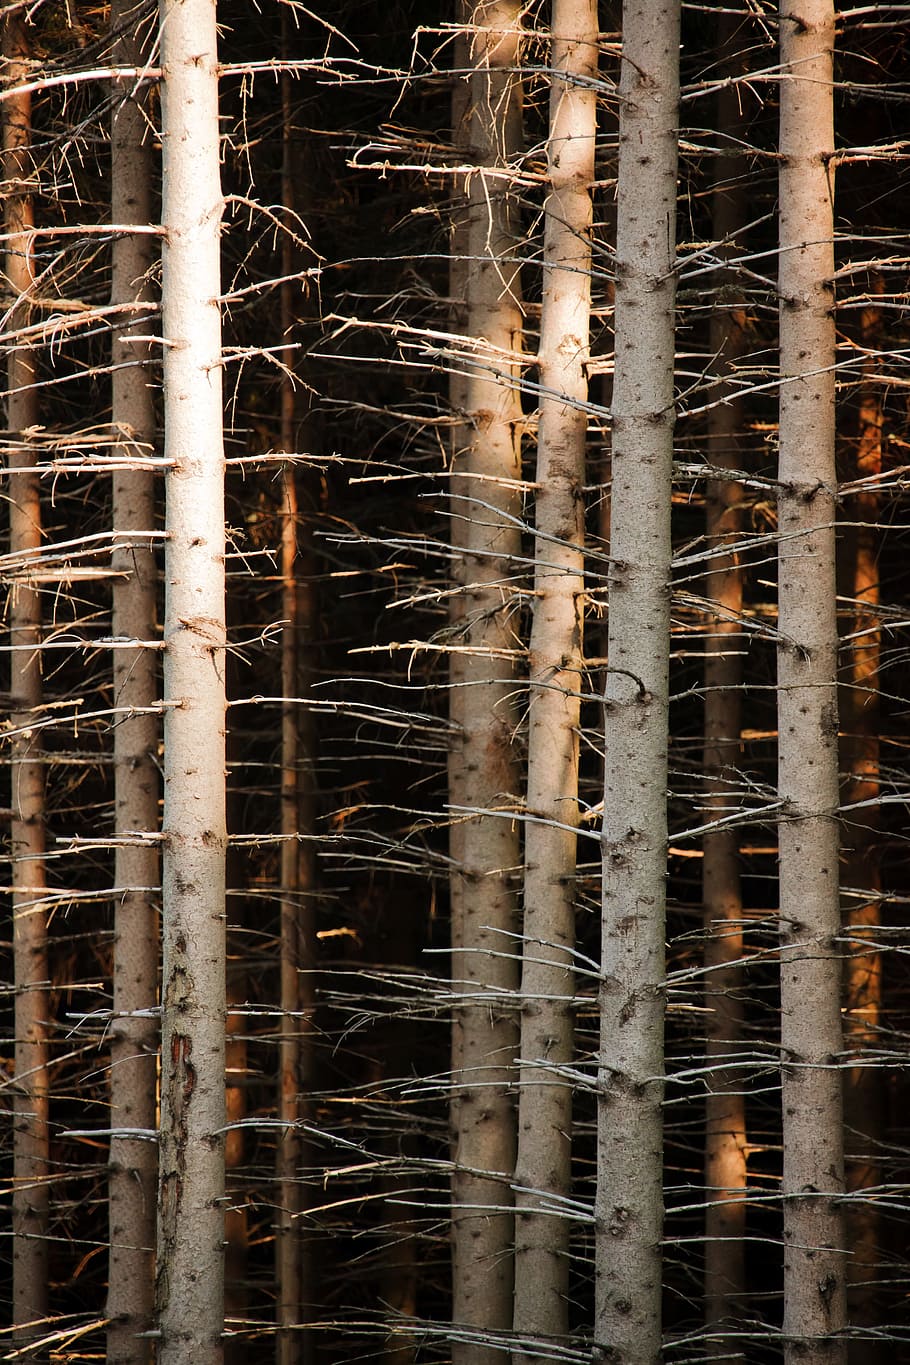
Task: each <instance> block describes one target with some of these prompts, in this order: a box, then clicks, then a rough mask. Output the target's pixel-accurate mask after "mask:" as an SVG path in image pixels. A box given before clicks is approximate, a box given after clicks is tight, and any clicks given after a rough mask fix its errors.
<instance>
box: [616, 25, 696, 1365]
mask: <svg viewBox="0 0 910 1365" xmlns="http://www.w3.org/2000/svg"><path fill="white" fill-rule="evenodd" d="M678 94H679V6H678V4H674V3H667V2H666V0H661V3H656V4H647V5H645V4H642V3H640V0H631V3H628V4H626V5H625V6H624V8H623V51H622V75H621V80H620V134H619V137H620V141H619V169H618V185H617V248H616V359H615V370H614V382H613V499H612V517H611V533H612V542H611V547H610V548H611V559H612V563H611V568H610V590H609V592H610V596H609V611H610V621H609V642H608V656H609V667H608V670H607V690H606V698H605V748H606V758H605V765H604V831H603V939H602V942H603V948H602V968H601V970H602V984H601V1054H600V1069H599V1115H598V1146H597V1158H598V1179H597V1197H596V1207H595V1214H596V1242H597V1246H596V1256H597V1288H596V1304H595V1341H596V1348H595V1349H596V1351H599V1352H600V1358H602V1359H609V1360H611V1361H615V1362H617V1363H618V1365H619V1363H621V1365H646V1363H647V1365H654V1362H656V1361H657V1359H658V1358H659V1354H660V1341H661V1235H662V1226H663V1196H662V1177H663V1130H662V1121H661V1102H662V1099H663V1089H664V1087H663V1080H662V1077H663V1073H664V1041H663V1040H664V1032H663V1022H664V1007H665V986H664V977H665V960H664V934H665V929H664V924H665V906H666V893H665V875H666V856H667V810H666V792H667V734H668V687H669V626H670V597H669V579H670V548H671V547H670V495H671V477H672V456H673V422H674V407H673V361H674V298H675V278H674V274H673V267H674V262H675V241H676V164H677V143H678V134H677V109H678Z"/></svg>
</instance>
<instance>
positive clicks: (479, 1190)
mask: <svg viewBox="0 0 910 1365" xmlns="http://www.w3.org/2000/svg"><path fill="white" fill-rule="evenodd" d="M467 18H468V35H469V37H468V63H469V66H470V68H471V71H472V74H471V79H470V86H469V91H470V95H469V108H468V110H467V115H466V117H467V139H468V146H469V149H470V158H471V160H472V161H473V163H474V165H475V168H476V169H474V171H473V172H472V174H471V176H470V177H469V187H468V204H467V211H468V229H467V234H466V235H467V252H468V264H467V271H466V279H465V299H466V303H465V323H466V336H467V338H468V346H466V348H465V351H464V355H463V359H462V360H461V361H459V362H458V363H464V365H465V367H466V369H467V372H468V373H467V377H466V381H465V384H464V388H463V393H462V397H463V401H464V419H465V420H464V426H463V428H461V430H462V431H463V434H464V444H463V445H462V446H461V447H460V448H459V449H458V450H456V451H455V453H454V456H453V462H452V465H453V468H452V474H453V477H452V502H451V511H452V538H453V547H454V552H455V557H456V563H457V564H458V567H459V587H460V591H461V593H462V595H463V604H464V613H463V618H462V623H461V628H460V634H459V635H458V636H457V638H456V648H458V649H460V650H462V651H464V653H463V660H464V662H463V665H462V667H461V669H460V670H459V676H458V686H457V693H460V696H459V697H458V700H457V702H456V708H457V709H456V711H455V713H454V714H455V715H456V716H457V721H458V727H459V728H458V732H457V735H456V737H455V739H454V741H453V743H454V752H453V754H452V759H451V764H450V774H451V778H452V786H451V790H450V801H451V804H452V806H453V807H454V808H455V810H454V818H455V819H463V820H464V823H463V825H462V829H461V833H460V836H459V838H458V839H457V841H456V844H455V847H456V848H457V849H458V852H459V854H460V865H459V866H458V867H457V868H455V869H454V870H453V871H454V876H455V878H456V879H458V881H459V882H460V887H459V888H458V889H457V891H456V895H455V904H456V906H457V907H458V910H457V915H456V917H455V920H454V921H453V928H454V930H455V934H456V937H454V938H453V943H452V948H453V956H452V979H453V983H454V986H453V989H454V993H455V1007H454V1015H453V1030H454V1039H453V1055H454V1056H455V1057H457V1059H458V1068H457V1070H456V1071H455V1073H454V1076H453V1126H454V1134H455V1136H454V1142H455V1174H454V1176H453V1182H452V1201H453V1211H452V1238H453V1250H452V1258H453V1309H452V1313H453V1320H454V1323H455V1339H454V1340H453V1344H452V1359H453V1361H454V1362H455V1365H484V1363H486V1362H489V1361H491V1359H493V1356H492V1355H491V1352H490V1350H489V1349H488V1348H487V1347H486V1346H485V1345H484V1344H483V1342H484V1337H485V1335H486V1333H487V1332H488V1331H491V1330H492V1331H497V1332H505V1331H508V1329H509V1328H510V1327H511V1324H512V1288H513V1273H512V1239H513V1215H512V1208H511V1205H512V1195H511V1190H510V1185H511V1181H512V1176H513V1174H514V1166H515V1114H514V1106H513V1098H512V1095H511V1093H510V1082H511V1078H512V1065H513V1062H514V1058H515V1055H516V1052H517V1050H518V1038H517V1028H516V1022H515V999H514V993H515V991H516V988H517V985H518V972H517V965H516V962H515V960H514V957H513V954H514V945H513V941H512V940H511V939H510V938H509V937H508V935H509V934H514V932H515V931H516V928H517V925H516V894H515V880H516V876H517V871H518V865H519V861H520V852H519V841H518V831H517V823H516V822H513V821H511V820H508V819H504V818H502V816H501V815H483V814H481V815H472V816H470V817H467V818H466V817H464V816H463V815H461V814H459V809H458V808H467V809H470V810H472V811H486V810H490V809H497V808H499V809H500V810H501V809H503V808H505V809H512V808H513V807H514V803H515V800H516V797H515V793H516V792H517V790H518V773H517V768H516V761H515V752H514V747H513V738H514V736H513V732H514V728H515V725H516V721H517V717H516V714H515V710H514V696H515V687H516V666H515V652H516V651H515V635H514V623H513V619H512V618H513V614H514V612H515V611H516V609H517V608H516V603H515V600H514V596H513V580H514V574H515V572H516V559H517V556H518V553H519V550H520V541H519V532H518V529H517V525H516V520H515V519H516V518H517V514H518V511H519V500H518V480H519V478H520V472H521V465H520V427H521V403H520V399H519V394H518V382H519V377H520V376H519V362H518V353H519V352H520V349H521V336H522V320H523V319H522V310H521V303H520V296H519V290H520V281H519V272H518V267H517V265H516V254H517V249H518V242H519V236H520V234H519V231H518V224H517V202H516V196H515V193H514V190H513V188H512V186H511V185H510V183H509V179H508V171H509V165H510V160H511V158H513V157H514V156H516V155H517V153H518V151H519V149H520V139H521V83H520V79H519V77H518V75H517V74H516V65H517V63H518V61H519V58H520V51H521V46H520V25H521V12H520V8H519V6H518V5H516V4H515V3H514V2H513V0H494V2H493V3H489V4H481V5H478V6H477V7H476V8H475V9H474V10H473V11H472V12H471V13H470V14H469V15H468V16H467Z"/></svg>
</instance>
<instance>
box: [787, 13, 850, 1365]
mask: <svg viewBox="0 0 910 1365" xmlns="http://www.w3.org/2000/svg"><path fill="white" fill-rule="evenodd" d="M833 47H834V8H833V6H832V5H831V3H830V0H810V3H809V4H807V5H805V6H803V7H802V8H801V9H800V12H799V18H798V19H796V18H793V17H791V16H789V15H788V14H787V12H786V11H785V10H782V11H781V70H782V75H783V79H782V82H781V87H780V91H781V107H780V154H781V162H780V274H779V288H780V352H781V355H780V367H781V390H780V467H779V477H780V480H781V488H780V491H779V495H778V514H779V534H780V551H779V597H778V612H779V618H778V623H779V628H780V641H779V645H778V732H779V778H778V780H779V788H780V798H781V801H782V802H783V803H784V813H783V816H782V818H781V822H780V920H781V1052H782V1076H781V1084H782V1104H783V1151H784V1157H783V1186H782V1194H783V1200H784V1206H783V1212H784V1341H785V1345H784V1351H785V1360H787V1361H792V1362H794V1365H795V1362H796V1361H799V1362H800V1365H814V1363H815V1362H817V1363H818V1365H821V1362H823V1361H824V1362H836V1361H842V1360H843V1359H844V1358H845V1344H844V1342H843V1341H842V1340H841V1339H839V1337H838V1333H839V1332H840V1331H841V1330H842V1328H843V1326H844V1318H845V1293H844V1275H845V1271H844V1253H843V1250H842V1248H843V1246H844V1241H843V1218H842V1214H841V1212H840V1210H839V1208H838V1205H837V1196H838V1195H839V1194H840V1192H841V1191H842V1189H843V1179H844V1172H843V1129H842V1112H841V1111H842V1105H841V1073H840V1069H839V1068H840V1056H841V1049H842V1046H843V1038H842V1032H841V1018H840V1003H841V1002H840V977H841V971H840V962H839V958H838V950H837V944H836V939H837V935H838V930H839V926H840V905H839V895H838V830H837V813H838V751H837V731H838V722H837V691H836V676H837V620H836V614H835V606H836V586H835V576H834V516H835V491H836V472H835V464H834V417H835V408H834V400H835V389H834V361H835V333H834V315H833V307H834V294H833V276H834V240H833V239H834V230H833V183H832V168H831V166H830V164H829V158H830V156H831V153H832V151H833V147H834V139H833V99H832V96H833V84H832V76H833Z"/></svg>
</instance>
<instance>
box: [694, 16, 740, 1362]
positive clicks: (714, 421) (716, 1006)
mask: <svg viewBox="0 0 910 1365" xmlns="http://www.w3.org/2000/svg"><path fill="white" fill-rule="evenodd" d="M736 25H737V20H736V19H734V18H733V17H732V16H730V15H726V14H725V15H721V16H720V17H719V19H718V40H719V41H718V49H719V51H720V52H721V53H722V54H723V55H724V56H725V58H726V59H727V65H728V69H729V67H730V66H731V63H730V62H729V57H730V54H731V52H732V51H735V49H734V47H733V44H734V42H735V36H736ZM738 65H739V66H741V65H742V62H741V61H740V62H739V63H738ZM730 74H731V75H732V74H734V72H733V71H732V70H730ZM741 99H742V92H741V91H740V90H739V89H738V87H736V86H727V87H725V88H724V89H723V90H721V91H720V93H719V95H718V102H717V126H718V129H719V130H720V133H721V136H722V137H724V138H730V139H734V138H736V137H738V136H741V134H742V118H741V113H740V110H741ZM715 166H716V172H715V174H716V176H717V182H718V183H717V186H716V188H715V190H714V193H713V200H712V213H713V236H714V239H715V241H717V242H718V243H719V246H718V251H719V252H720V254H721V255H722V256H723V257H726V258H728V259H730V258H733V257H735V255H736V254H737V251H738V250H741V249H742V248H741V246H740V245H739V244H738V243H737V241H736V234H737V232H739V231H740V230H741V229H742V227H743V224H744V223H745V221H746V187H745V182H744V179H743V177H744V175H745V165H744V159H743V157H742V156H741V155H737V154H736V153H735V152H728V153H726V154H725V155H723V156H720V157H718V158H717V161H716V163H715ZM735 283H736V268H735V265H731V266H729V267H728V268H727V269H724V270H721V271H719V272H718V278H717V288H718V292H719V294H720V295H721V299H719V301H718V305H717V307H716V308H715V310H714V312H713V313H712V316H711V331H710V347H709V349H710V354H711V355H712V356H714V357H717V359H716V360H715V362H714V363H715V364H716V366H717V371H718V374H719V375H721V376H725V375H729V374H730V373H731V371H732V370H733V369H734V368H735V366H736V365H737V363H738V362H739V361H741V360H742V359H743V357H744V356H745V354H746V351H747V335H746V318H745V310H744V306H743V304H742V303H741V302H740V303H739V304H737V303H735V302H732V303H731V302H730V300H729V298H728V297H726V296H727V295H728V294H729V292H730V290H731V288H735ZM721 300H723V301H721ZM736 394H737V389H736V387H735V386H734V385H733V384H731V383H730V382H729V381H728V380H725V379H723V378H722V379H721V381H720V382H719V383H718V385H717V386H716V388H715V390H714V395H713V396H714V406H713V407H712V408H711V411H710V412H709V414H708V458H709V460H710V462H711V464H712V465H714V466H715V467H717V468H721V469H724V468H726V469H737V468H740V469H741V468H742V455H741V450H740V443H741V439H742V432H743V424H744V412H743V403H742V400H741V399H740V398H738V397H737V396H736ZM741 501H742V488H741V485H740V484H738V483H736V482H735V481H734V480H733V479H730V478H726V479H725V478H721V479H714V480H711V482H710V483H709V484H708V489H707V497H706V503H705V534H706V537H707V544H708V548H709V549H710V550H712V551H714V552H715V553H716V552H717V551H718V550H721V549H723V548H724V547H726V546H729V551H730V552H729V554H723V555H721V556H719V557H718V558H716V559H713V560H711V568H710V571H709V573H708V575H707V578H706V582H705V596H706V597H707V598H709V600H710V601H711V602H712V603H713V604H715V606H716V612H712V613H711V614H710V615H709V616H708V620H707V625H708V630H709V632H710V633H709V635H708V638H707V640H706V642H705V748H704V757H703V771H704V776H705V799H704V809H705V820H706V823H710V822H711V821H712V820H722V819H723V818H724V817H725V816H727V815H729V814H730V813H731V810H733V809H735V808H736V806H737V805H738V800H737V796H736V792H737V783H738V778H737V772H738V770H737V764H738V761H739V751H740V738H739V736H740V728H741V715H742V700H741V699H742V686H743V673H744V670H743V658H742V654H743V650H744V648H745V640H744V636H743V634H742V626H741V623H740V615H741V612H742V605H743V582H742V571H741V569H740V566H739V561H738V558H737V555H736V541H737V538H738V536H739V534H740V532H741V530H742V510H741ZM739 839H740V832H739V830H737V829H731V828H729V827H727V828H721V829H715V830H712V831H710V832H709V833H707V834H706V835H705V838H704V845H703V849H704V859H703V863H702V888H703V892H702V894H703V901H704V912H705V935H706V938H705V968H706V977H705V1005H706V1006H707V1008H708V1015H707V1023H706V1032H707V1038H706V1048H705V1062H706V1066H707V1073H706V1084H707V1087H708V1097H707V1102H706V1106H705V1198H706V1211H705V1321H706V1323H707V1325H708V1326H709V1327H711V1328H716V1327H717V1326H719V1324H721V1323H722V1322H724V1321H725V1320H727V1321H728V1320H730V1319H733V1318H736V1317H737V1316H738V1315H739V1314H741V1313H742V1310H743V1303H744V1294H745V1288H746V1285H745V1255H744V1251H745V1244H744V1241H743V1238H744V1235H745V1230H746V1204H745V1194H746V1188H745V1187H746V1113H745V1095H744V1093H743V1084H744V1076H743V1072H742V1070H741V1068H737V1067H736V1065H735V1062H736V1060H737V1054H738V1053H739V1052H741V1050H742V1032H743V1006H742V995H741V992H742V987H743V971H742V956H743V928H742V919H743V902H742V890H741V886H740V874H739ZM731 1062H732V1063H734V1065H732V1066H728V1065H726V1064H728V1063H731ZM724 1349H725V1350H726V1351H727V1352H728V1354H729V1353H731V1352H734V1351H735V1345H734V1344H733V1342H732V1341H727V1342H726V1343H724Z"/></svg>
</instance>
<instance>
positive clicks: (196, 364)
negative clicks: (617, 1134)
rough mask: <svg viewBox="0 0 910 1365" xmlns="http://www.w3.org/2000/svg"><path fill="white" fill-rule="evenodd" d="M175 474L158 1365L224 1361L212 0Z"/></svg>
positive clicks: (175, 43) (173, 435) (169, 370)
mask: <svg viewBox="0 0 910 1365" xmlns="http://www.w3.org/2000/svg"><path fill="white" fill-rule="evenodd" d="M160 15H161V26H160V38H161V61H162V68H163V73H164V76H163V86H162V144H163V182H162V185H163V204H162V216H163V223H164V230H165V241H164V250H163V277H162V331H163V349H164V417H165V457H166V458H167V459H168V460H170V461H172V462H173V463H172V466H171V467H170V468H169V470H168V473H167V508H166V529H167V534H168V540H167V551H166V561H165V580H166V592H165V624H164V637H165V655H164V698H165V707H166V711H165V735H164V753H165V769H164V925H163V936H164V966H163V982H162V1071H161V1155H160V1173H159V1227H158V1253H159V1262H158V1274H157V1312H158V1325H159V1329H160V1332H161V1342H160V1347H159V1352H158V1357H159V1362H160V1365H191V1362H192V1365H215V1362H218V1361H220V1359H221V1357H222V1348H221V1333H222V1325H223V1313H224V1309H223V1293H224V1267H223V1246H222V1243H223V1237H224V1213H223V1198H224V1124H225V1093H224V1076H225V1037H224V1026H225V910H224V897H225V847H226V842H227V836H226V830H225V780H224V777H225V774H224V766H225V758H224V755H225V683H224V648H225V602H224V550H225V545H224V444H223V433H222V391H221V320H220V309H219V295H220V265H219V232H220V224H221V215H222V194H221V184H220V172H219V147H218V69H217V40H216V28H215V4H214V0H162V4H161V10H160Z"/></svg>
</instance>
